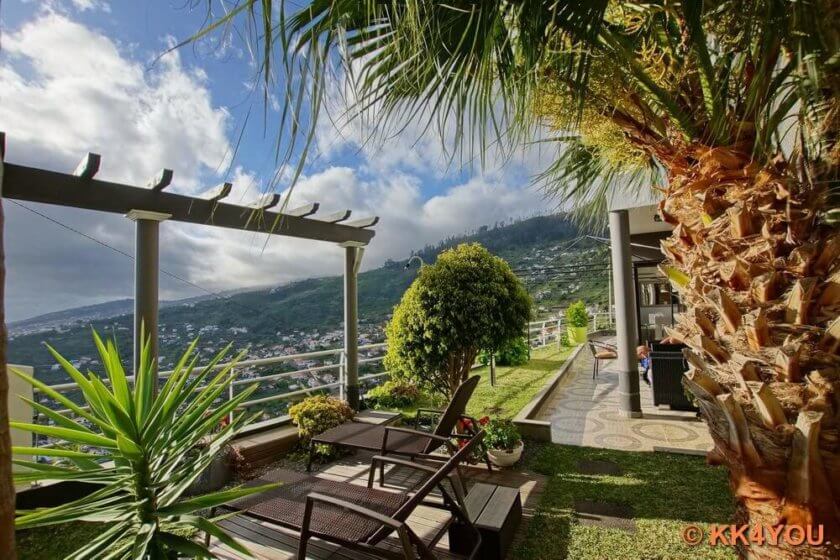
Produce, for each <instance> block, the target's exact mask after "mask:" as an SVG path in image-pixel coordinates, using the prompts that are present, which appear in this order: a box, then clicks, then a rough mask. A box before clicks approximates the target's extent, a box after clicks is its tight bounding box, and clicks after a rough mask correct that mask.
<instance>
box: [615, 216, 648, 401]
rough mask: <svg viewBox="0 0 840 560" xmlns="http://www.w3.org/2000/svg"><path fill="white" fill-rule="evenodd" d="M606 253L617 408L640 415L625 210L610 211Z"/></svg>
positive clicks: (628, 232) (628, 220) (634, 320)
mask: <svg viewBox="0 0 840 560" xmlns="http://www.w3.org/2000/svg"><path fill="white" fill-rule="evenodd" d="M610 253H611V257H612V272H613V288H614V291H615V330H616V339H617V340H616V347H617V351H618V352H617V353H618V360H616V362H617V366H618V395H619V406H620V409H619V410H620V413H621V414H622V416H625V417H627V418H640V417H641V416H642V405H641V400H640V397H639V368H638V366H637V363H636V342H637V340H638V333H637V332H636V297H635V296H636V292H635V286H634V282H633V270H632V269H633V263H632V254H631V249H630V218H629V214H628V212H627V210H614V211H612V212H610Z"/></svg>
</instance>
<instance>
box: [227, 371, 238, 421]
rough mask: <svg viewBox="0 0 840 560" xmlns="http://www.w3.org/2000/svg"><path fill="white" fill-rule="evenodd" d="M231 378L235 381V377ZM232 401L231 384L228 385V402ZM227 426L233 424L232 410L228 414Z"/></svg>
mask: <svg viewBox="0 0 840 560" xmlns="http://www.w3.org/2000/svg"><path fill="white" fill-rule="evenodd" d="M233 371H234V372H235V371H236V370H233ZM233 378H234V379H236V376H234V377H233ZM232 400H233V384H232V383H231V384H230V385H228V402H230V401H232ZM228 424H233V411H232V410H231V411H230V412H229V413H228Z"/></svg>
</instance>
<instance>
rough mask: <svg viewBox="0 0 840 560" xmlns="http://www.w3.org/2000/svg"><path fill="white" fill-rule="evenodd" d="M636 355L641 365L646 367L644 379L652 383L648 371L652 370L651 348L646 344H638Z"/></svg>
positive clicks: (643, 373)
mask: <svg viewBox="0 0 840 560" xmlns="http://www.w3.org/2000/svg"><path fill="white" fill-rule="evenodd" d="M636 357H637V358H638V359H639V365H640V366H642V368H644V371H643V372H642V381H644V382H645V383H647V384H648V385H650V379H649V378H648V372H649V371H650V348H648V347H647V345H645V344H642V345H640V346H637V347H636Z"/></svg>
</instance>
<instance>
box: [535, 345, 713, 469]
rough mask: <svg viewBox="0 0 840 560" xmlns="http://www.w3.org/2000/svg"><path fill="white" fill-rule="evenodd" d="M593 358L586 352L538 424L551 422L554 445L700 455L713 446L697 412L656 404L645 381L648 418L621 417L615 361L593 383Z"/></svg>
mask: <svg viewBox="0 0 840 560" xmlns="http://www.w3.org/2000/svg"><path fill="white" fill-rule="evenodd" d="M592 360H593V358H592V354H591V353H590V352H589V350H588V349H587V348H584V349H582V350H581V352H580V353H579V354H578V356H577V358H576V359H575V362H574V363H573V364H572V366H571V368H570V369H569V371H568V372H567V373H566V375H565V376H564V379H563V380H562V381H561V382H560V384H559V385H558V386H557V388H555V390H554V392H553V394H552V395H551V396H549V398H548V400H547V401H546V403H545V404H544V405H543V407H542V408H541V410H540V411H539V412H538V414H537V416H536V418H535V420H547V421H550V422H551V441H553V442H554V443H563V444H568V445H583V446H588V447H603V448H608V449H619V450H624V451H654V450H656V449H660V450H666V449H667V450H680V451H683V452H690V453H698V452H703V451H707V450H709V449H711V448H712V439H711V436H709V433H708V430H707V428H706V426H705V425H704V424H703V423H702V422H701V421H699V420H697V418H696V416H695V414H694V413H691V412H680V411H672V410H670V409H668V408H667V407H664V408H659V407H655V406H654V405H653V396H652V393H651V389H650V387H649V386H648V385H647V384H645V383H644V382H643V381H641V380H640V381H639V383H640V385H641V387H640V390H641V399H642V414H643V417H642V418H634V419H627V418H624V417H622V416H620V415H619V413H618V373H617V372H616V370H615V361H614V360H611V361H609V362H602V363H601V371H600V373H599V375H598V377H597V379H592Z"/></svg>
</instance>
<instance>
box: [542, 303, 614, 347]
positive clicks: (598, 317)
mask: <svg viewBox="0 0 840 560" xmlns="http://www.w3.org/2000/svg"><path fill="white" fill-rule="evenodd" d="M614 324H615V322H614V318H613V315H612V313H610V312H608V311H599V312H597V313H593V314H592V322H591V323H590V324H589V332H595V331H598V330H601V329H608V328H611V327H612V326H613V325H614ZM564 332H566V318H565V316H564V315H563V314H561V315H560V317H558V318H557V319H546V320H544V321H531V322H530V323H528V344H530V345H531V348H534V349H536V348H543V347H545V346H548V345H549V344H555V343H559V341H560V337H561V336H563V333H564Z"/></svg>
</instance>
